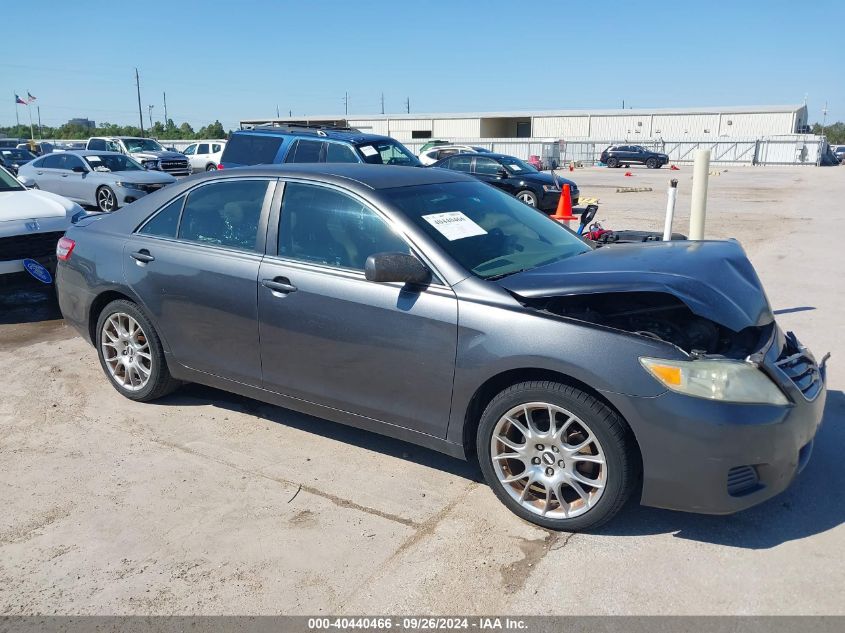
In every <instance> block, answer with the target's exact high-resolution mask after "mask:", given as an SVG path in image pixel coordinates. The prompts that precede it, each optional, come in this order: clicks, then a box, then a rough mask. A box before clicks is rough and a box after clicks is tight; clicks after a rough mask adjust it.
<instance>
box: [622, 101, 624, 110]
mask: <svg viewBox="0 0 845 633" xmlns="http://www.w3.org/2000/svg"><path fill="white" fill-rule="evenodd" d="M622 109H623V110H624V109H625V99H622Z"/></svg>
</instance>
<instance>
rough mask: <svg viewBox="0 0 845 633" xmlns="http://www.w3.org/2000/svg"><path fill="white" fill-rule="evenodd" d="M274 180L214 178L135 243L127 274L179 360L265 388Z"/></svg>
mask: <svg viewBox="0 0 845 633" xmlns="http://www.w3.org/2000/svg"><path fill="white" fill-rule="evenodd" d="M274 187H275V180H268V179H261V178H255V179H237V180H234V179H233V180H216V181H212V182H209V183H207V184H201V185H199V186H197V187H194V188H193V189H191V190H190V191H189V192H188V193H187V194H186V195H182V196H180V197H179V198H177V199H176V200H174V201H173V202H171V203H170V204H168V205H167V206H166V207H164V208H163V209H162V210H161V211H159V213H158V214H157V215H155V216H153V217H152V218H151V219H149V220H148V221H147V222H146V223H145V224H144V225H142V226H141V227H140V228H139V229H138V230H137V231H136V232H135V233H133V234H132V236H131V237H130V238H129V240H128V241H127V243H126V245H125V250H124V264H123V269H124V275H125V278H126V281H127V283H128V284H129V286H130V287H131V288H132V289H133V290H134V291H135V293H136V294H137V296H138V297H140V299H141V301H142V302H143V304H144V306H145V307H146V308H147V310H148V311H149V313H150V314H151V315H152V316H153V318H154V319H155V322H156V326H157V329H158V330H159V332H160V333H161V334H162V336H163V337H164V339H165V341H166V342H167V343H168V345H169V346H170V349H171V351H172V353H173V356H174V358H175V360H176V361H177V362H179V363H181V364H182V365H185V366H186V367H190V368H191V369H195V370H198V371H202V372H206V373H209V374H214V375H217V376H221V377H224V378H228V379H231V380H236V381H238V382H242V383H246V384H250V385H253V386H257V385H259V384H260V383H261V359H260V353H259V349H258V306H257V302H256V284H257V280H258V268H259V265H260V262H261V258H262V253H263V250H264V242H265V236H266V226H267V225H266V222H267V214H268V212H269V208H270V200H271V199H272V195H273V189H274Z"/></svg>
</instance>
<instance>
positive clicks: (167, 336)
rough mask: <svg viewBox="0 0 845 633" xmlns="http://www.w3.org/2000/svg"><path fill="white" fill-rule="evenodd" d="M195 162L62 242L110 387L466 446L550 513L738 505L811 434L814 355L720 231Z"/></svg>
mask: <svg viewBox="0 0 845 633" xmlns="http://www.w3.org/2000/svg"><path fill="white" fill-rule="evenodd" d="M213 174H214V175H202V176H192V177H189V178H187V179H185V180H182V181H180V182H179V183H177V184H176V185H173V186H171V187H168V188H167V189H165V190H163V191H160V192H156V193H154V194H152V195H150V196H148V197H147V198H145V199H144V200H141V201H139V202H138V203H136V204H133V205H132V206H131V207H129V208H127V209H125V210H124V211H123V212H121V213H116V214H113V215H97V216H92V217H88V218H83V219H82V220H80V221H79V222H78V223H77V224H75V225H74V226H72V227H71V228H70V229H69V230H68V231H67V234H66V235H65V237H63V238H62V239H61V240H60V241H59V243H58V249H57V255H58V259H59V264H58V270H57V289H58V298H59V304H60V306H61V310H62V313H63V315H64V317H65V319H66V321H67V323H69V324H71V325H73V326H74V327H76V328H77V329H78V330H79V331H80V332H81V333H82V335H83V336H84V337H85V338H86V339H87V340H89V341H90V342H91V343H92V344H93V345H94V346H95V348H96V350H97V353H98V355H99V360H100V364H101V366H102V368H103V371H104V373H105V376H106V378H107V380H108V381H109V382H110V383H111V384H112V385H113V386H114V388H115V389H117V391H118V392H120V393H121V394H123V395H124V396H125V397H127V398H130V399H132V400H137V401H143V402H146V401H151V400H155V399H157V398H161V397H163V396H165V395H166V394H168V393H169V392H171V391H173V390H174V389H176V388H177V387H178V386H179V384H180V383H181V382H183V381H191V382H197V383H202V384H206V385H211V386H214V387H217V388H219V389H224V390H227V391H231V392H235V393H238V394H241V395H244V396H248V397H251V398H256V399H259V400H263V401H266V402H271V403H275V404H278V405H281V406H285V407H288V408H291V409H295V410H298V411H302V412H305V413H309V414H312V415H315V416H319V417H322V418H328V419H331V420H334V421H336V422H341V423H344V424H349V425H352V426H357V427H360V428H363V429H367V430H371V431H376V432H379V433H383V434H386V435H391V436H393V437H398V438H400V439H404V440H407V441H410V442H415V443H417V444H421V445H423V446H427V447H430V448H433V449H436V450H440V451H444V452H446V453H448V454H450V455H454V456H456V457H460V458H473V459H477V460H478V462H479V464H480V466H481V470H482V472H483V473H484V477H485V479H486V480H487V482H488V483H489V485H490V487H491V488H492V489H493V491H494V492H495V494H496V495H497V496H498V497H499V499H500V500H501V501H502V502H503V503H504V504H505V505H506V506H508V507H509V508H510V509H511V510H513V512H514V513H516V514H517V515H519V516H520V517H522V518H524V519H527V520H529V521H532V522H534V523H537V524H538V525H542V526H544V527H546V528H551V529H561V530H578V529H586V528H591V527H595V526H597V525H599V524H601V523H602V522H604V521H607V520H608V519H610V517H612V516H613V515H614V514H615V513H616V512H617V511H619V509H620V508H621V507H622V506H623V504H624V503H625V500H626V499H627V498H628V497H630V496H631V495H637V496H638V497H639V500H640V502H641V503H643V504H645V505H651V506H658V507H664V508H674V509H680V510H688V511H696V512H706V513H717V514H719V513H729V512H735V511H737V510H741V509H743V508H747V507H749V506H752V505H754V504H756V503H760V502H761V501H763V500H765V499H768V498H770V497H772V496H773V495H775V494H777V493H779V492H781V491H782V490H784V489H785V488H786V487H787V486H788V485H789V483H790V482H791V481H792V479H793V478H794V477H795V475H796V474H797V473H798V472H800V470H801V469H802V468H803V467H804V466H805V465H806V464H807V461H808V459H809V458H810V454H811V451H812V445H813V438H814V437H815V434H816V429H817V427H818V425H819V422H820V420H821V417H822V411H823V409H824V403H825V395H826V390H825V384H824V382H825V368H824V363H823V362H822V363H821V365H819V364H818V363H816V361H815V359H814V358H813V355H812V354H811V353H810V352H809V351H808V350H807V349H806V348H805V347H803V346H802V345H801V344H800V342H799V341H798V339H797V338H796V337H795V336H794V335H793V334H792V333H785V332H783V331H782V330H781V329H780V327H778V324H777V323H776V322H775V319H774V316H773V315H772V311H771V309H770V307H769V303H768V301H767V299H766V295H765V293H764V291H763V288H762V287H761V284H760V280H759V279H758V277H757V275H756V273H755V272H754V269H753V267H752V266H751V264H750V262H749V261H748V259H747V258H746V256H745V253H744V252H743V250H742V248H741V247H740V246H739V244H738V243H737V242H733V241H727V242H687V241H672V242H652V243H648V244H643V245H616V246H608V247H605V248H601V249H597V250H593V249H592V248H590V246H588V245H587V244H585V243H584V242H582V241H581V240H579V239H578V238H577V237H576V236H575V235H574V234H573V233H572V232H571V231H570V230H568V229H567V228H565V227H563V226H562V225H561V224H559V223H557V222H555V221H554V220H552V219H550V218H549V217H547V216H546V215H545V214H543V213H540V212H538V211H536V210H535V209H532V208H530V207H528V206H527V205H525V204H523V203H522V202H520V201H518V200H517V199H516V198H513V197H512V196H510V195H508V194H506V193H504V192H502V191H500V190H498V189H496V188H494V187H491V186H490V185H488V184H486V183H482V182H479V181H478V180H476V179H474V178H472V177H470V176H468V175H464V174H461V173H458V172H453V171H447V170H441V169H416V168H411V167H390V166H372V165H347V164H344V165H340V164H335V165H319V164H318V165H286V166H284V167H281V166H264V167H252V168H243V169H236V170H224V171H220V172H213ZM314 424H319V423H318V422H315V423H314ZM291 450H297V448H296V447H295V446H294V447H291ZM338 467H339V468H341V469H342V468H344V467H345V466H344V465H343V464H339V465H338ZM374 493H377V491H374ZM409 503H410V501H409Z"/></svg>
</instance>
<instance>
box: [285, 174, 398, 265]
mask: <svg viewBox="0 0 845 633" xmlns="http://www.w3.org/2000/svg"><path fill="white" fill-rule="evenodd" d="M385 252H401V253H410V249H409V248H408V245H407V244H406V243H405V240H403V239H402V238H401V237H399V236H398V235H397V234H396V233H394V232H393V230H392V229H391V228H390V226H388V224H387V223H386V222H385V221H384V220H382V219H381V218H380V217H379V216H378V215H377V214H376V213H375V212H374V211H372V210H371V209H370V208H369V207H367V206H365V205H363V204H362V203H360V202H358V201H357V200H356V199H355V198H352V197H351V196H348V195H346V194H342V193H340V192H338V191H335V190H334V189H328V188H326V187H319V186H315V185H303V184H299V183H295V182H294V183H288V184H287V185H286V186H285V197H284V200H283V202H282V213H281V218H280V222H279V255H280V256H282V257H288V258H290V259H297V260H300V261H304V262H310V263H314V264H324V265H327V266H337V267H338V268H351V269H353V270H364V263H365V262H366V261H367V257H369V256H370V255H372V254H374V253H385Z"/></svg>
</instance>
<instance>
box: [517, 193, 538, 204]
mask: <svg viewBox="0 0 845 633" xmlns="http://www.w3.org/2000/svg"><path fill="white" fill-rule="evenodd" d="M516 197H517V199H518V200H519V201H521V202H524V203H525V204H527V205H528V206H529V207H534V208H535V209H536V208H537V195H536V194H535V193H534V192H533V191H529V190H528V189H525V190H523V191H520V192H518V193H517V194H516Z"/></svg>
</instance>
